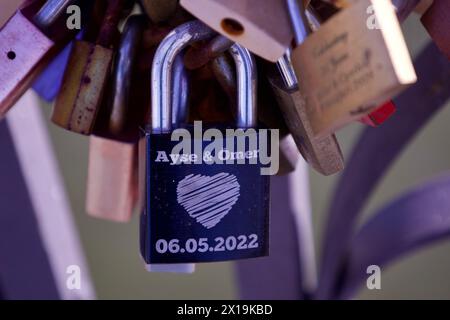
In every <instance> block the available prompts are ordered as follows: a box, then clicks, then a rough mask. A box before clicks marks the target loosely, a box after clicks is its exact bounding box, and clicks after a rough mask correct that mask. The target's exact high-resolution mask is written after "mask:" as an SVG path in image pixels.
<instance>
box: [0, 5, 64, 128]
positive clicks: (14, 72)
mask: <svg viewBox="0 0 450 320" xmlns="http://www.w3.org/2000/svg"><path fill="white" fill-rule="evenodd" d="M72 2H73V1H68V0H64V1H63V0H60V1H53V0H52V1H47V2H46V3H45V4H44V6H41V5H42V1H35V2H33V3H31V4H30V5H28V6H26V7H24V8H22V9H21V10H19V11H17V12H16V13H15V14H14V15H13V16H12V17H11V18H10V19H9V20H8V21H7V22H6V24H5V25H4V26H3V27H2V28H1V29H0V69H1V72H0V83H1V84H2V85H1V86H0V119H1V118H3V117H4V116H5V114H6V113H7V112H8V110H9V109H10V108H11V107H12V106H13V105H14V103H15V102H16V101H17V99H18V98H19V97H20V96H21V95H22V94H23V93H24V92H25V91H26V90H27V89H28V87H29V86H30V85H31V84H32V81H33V80H34V79H35V78H36V76H37V75H38V74H39V73H40V72H41V71H42V70H43V68H44V67H45V66H46V65H47V64H48V63H49V62H50V60H51V59H52V57H54V56H55V55H56V54H57V53H58V51H59V50H60V49H62V47H63V45H64V44H63V43H62V42H63V40H65V37H62V36H61V35H60V34H59V35H58V36H57V35H56V34H55V33H54V32H53V30H49V29H51V28H50V27H51V26H52V24H53V23H55V21H57V20H58V18H59V17H60V15H61V13H62V12H64V9H65V8H66V7H67V5H68V4H70V3H72ZM38 10H39V11H38ZM46 13H47V14H46ZM48 13H50V15H49V14H48ZM32 21H33V22H32Z"/></svg>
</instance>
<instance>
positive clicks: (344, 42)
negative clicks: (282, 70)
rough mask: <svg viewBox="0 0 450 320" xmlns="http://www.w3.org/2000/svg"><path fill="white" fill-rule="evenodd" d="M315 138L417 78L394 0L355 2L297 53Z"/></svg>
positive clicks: (294, 61)
mask: <svg viewBox="0 0 450 320" xmlns="http://www.w3.org/2000/svg"><path fill="white" fill-rule="evenodd" d="M292 64H293V66H294V69H295V71H296V74H297V77H298V78H299V86H300V89H301V91H302V92H303V93H304V94H305V97H306V103H307V111H308V115H309V117H310V119H311V125H312V129H313V132H314V134H315V135H322V136H323V135H326V134H330V133H333V132H335V131H336V130H337V129H339V128H341V127H342V126H344V125H346V124H348V123H349V122H352V121H355V120H358V119H360V118H361V117H363V116H364V115H366V114H368V113H369V112H371V111H372V110H374V109H375V108H376V107H377V106H379V105H380V104H382V103H383V102H385V101H387V100H390V99H391V98H393V97H394V96H396V95H397V94H398V93H400V92H401V91H403V90H404V89H406V88H407V87H408V86H409V85H411V84H413V83H414V82H415V81H416V80H417V78H416V74H415V71H414V67H413V64H412V62H411V57H410V55H409V52H408V49H407V46H406V44H405V40H404V38H403V34H402V31H401V28H400V25H399V22H398V20H397V17H396V14H395V10H394V8H393V7H392V3H391V1H389V0H360V1H355V3H353V4H352V5H351V6H350V7H348V8H347V9H343V10H341V11H340V12H339V13H337V14H336V15H334V16H333V17H332V18H330V19H329V20H327V21H326V22H325V23H324V24H323V25H322V26H321V27H320V28H319V29H318V30H317V31H316V32H315V33H313V34H312V35H311V36H309V37H308V38H307V39H306V41H305V42H304V43H303V44H302V45H300V46H298V47H297V48H296V49H295V50H294V51H293V52H292Z"/></svg>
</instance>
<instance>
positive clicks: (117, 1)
mask: <svg viewBox="0 0 450 320" xmlns="http://www.w3.org/2000/svg"><path fill="white" fill-rule="evenodd" d="M129 3H130V2H129V1H128V0H111V1H109V2H108V6H107V9H106V13H105V15H104V17H103V22H102V24H101V27H100V30H99V32H98V35H97V39H96V43H90V42H87V41H76V42H75V43H74V45H73V48H72V52H71V56H70V58H69V62H68V67H67V69H66V71H65V73H64V78H63V84H62V86H61V90H60V92H59V94H58V97H57V98H56V102H55V105H54V108H53V114H52V121H53V123H55V124H57V125H58V126H60V127H62V128H65V129H67V130H70V131H73V132H77V133H80V134H85V135H89V134H91V133H92V130H93V128H94V124H95V121H96V118H97V114H98V111H99V109H100V106H101V104H102V99H103V94H104V92H105V88H106V85H107V81H108V77H109V76H110V72H111V66H112V62H113V58H114V53H115V52H114V44H115V39H116V37H117V34H118V28H117V25H118V23H119V21H120V19H121V18H122V17H123V14H124V11H125V9H126V8H127V7H128V5H129Z"/></svg>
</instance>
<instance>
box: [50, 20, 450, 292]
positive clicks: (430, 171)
mask: <svg viewBox="0 0 450 320" xmlns="http://www.w3.org/2000/svg"><path fill="white" fill-rule="evenodd" d="M403 28H404V31H405V37H406V40H407V43H408V46H409V49H410V51H411V54H412V55H413V56H416V55H417V54H418V53H419V52H420V51H421V49H422V48H424V46H425V45H426V44H427V42H428V41H429V37H428V35H427V34H426V32H425V30H424V29H423V27H422V25H421V24H420V21H419V19H418V16H416V15H414V14H413V15H412V16H411V17H410V18H409V19H408V20H407V21H406V22H405V23H404V25H403ZM43 109H44V110H45V111H44V112H45V113H46V115H47V116H48V117H47V118H49V115H50V112H51V107H50V106H45V107H44V108H43ZM395 120H396V119H395V116H394V117H393V118H392V119H391V120H390V121H395ZM448 123H450V108H449V107H448V106H447V108H446V109H444V110H443V111H442V112H440V113H439V114H438V116H436V117H435V118H433V119H432V121H431V122H430V123H429V124H428V125H427V126H426V128H425V130H423V131H421V132H420V134H418V135H417V136H416V138H415V140H414V141H413V143H412V144H411V145H409V147H408V148H407V149H406V150H405V152H403V153H402V155H401V157H400V158H399V160H398V161H397V162H396V163H395V165H394V166H393V167H391V168H390V170H389V172H388V173H387V175H386V177H385V179H383V181H382V183H381V184H380V185H379V186H378V188H377V190H376V192H375V194H374V195H373V197H372V198H371V201H370V203H369V206H368V207H367V208H366V210H365V213H364V215H363V219H366V218H367V217H368V216H369V215H370V213H371V212H373V210H374V209H376V208H378V207H380V206H382V205H383V204H384V203H386V202H387V201H389V200H390V199H393V198H394V197H396V196H397V195H399V194H400V193H402V192H403V191H405V190H407V189H408V188H411V187H412V186H414V185H416V184H417V183H419V182H421V181H423V180H425V179H426V178H427V177H429V176H432V175H435V174H437V173H439V172H441V171H443V170H447V169H448V167H449V164H450V149H449V148H448V147H447V146H448V138H447V137H448V135H449V128H448ZM48 126H49V130H50V132H51V137H52V139H53V142H54V145H55V149H56V153H57V157H58V159H59V161H60V166H61V170H62V174H63V176H64V180H65V182H66V185H67V191H68V194H69V197H70V200H71V205H72V208H73V212H74V215H75V219H76V223H77V225H78V228H79V231H80V236H81V240H82V244H83V246H84V249H85V253H86V256H87V260H88V263H89V266H90V271H91V275H92V279H93V281H94V285H95V288H96V291H97V295H98V298H100V299H233V298H237V288H236V285H235V281H234V269H233V265H232V264H231V263H213V264H204V265H197V270H196V272H195V273H194V274H192V275H178V274H160V273H148V272H146V271H145V270H144V268H143V264H142V261H141V258H140V256H139V252H138V219H137V215H136V216H135V218H134V219H133V221H132V222H131V223H129V224H116V223H111V222H105V221H100V220H96V219H93V218H90V217H88V216H87V215H86V214H85V211H84V200H85V183H86V172H87V158H88V155H87V151H88V138H86V137H82V136H80V135H74V134H70V133H68V132H67V131H64V130H62V129H60V128H58V127H56V126H55V125H52V124H51V123H50V122H49V123H48ZM362 128H363V126H362V125H360V124H357V123H355V124H353V125H351V126H349V127H347V128H345V129H343V130H341V131H340V132H339V133H338V138H339V141H340V142H341V146H342V149H343V152H344V155H346V156H348V155H349V152H350V151H351V149H352V147H353V144H354V142H355V141H356V138H357V136H358V134H359V133H360V131H361V129H362ZM380 152H382V150H380ZM337 178H338V175H335V176H333V177H323V176H320V175H319V174H316V173H315V172H312V171H311V173H310V180H311V195H312V206H313V223H314V232H315V240H316V246H317V249H316V251H317V255H318V257H320V248H321V244H322V241H321V240H322V230H323V226H324V222H325V210H326V209H327V206H328V201H329V198H330V195H331V192H332V191H333V187H334V185H335V183H336V180H337ZM449 252H450V242H447V243H441V244H439V245H435V246H432V247H428V248H426V249H423V250H421V251H419V252H418V253H416V254H414V255H411V256H407V257H405V258H403V259H401V261H398V262H396V263H395V264H393V265H391V266H390V267H389V268H386V269H383V270H382V282H381V285H382V290H373V291H369V290H367V289H363V290H362V291H361V292H360V294H359V295H358V298H366V299H381V298H383V299H400V298H409V299H415V298H450V276H449V274H448V270H450V254H449ZM318 260H320V259H318ZM261 281H264V279H261Z"/></svg>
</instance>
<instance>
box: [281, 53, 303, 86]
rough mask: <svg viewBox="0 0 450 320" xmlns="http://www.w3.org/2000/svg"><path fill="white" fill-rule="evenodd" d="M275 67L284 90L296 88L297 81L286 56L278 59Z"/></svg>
mask: <svg viewBox="0 0 450 320" xmlns="http://www.w3.org/2000/svg"><path fill="white" fill-rule="evenodd" d="M277 67H278V71H279V72H280V74H281V78H282V79H283V82H284V85H285V86H286V88H288V89H293V88H295V87H297V86H298V79H297V76H296V74H295V70H294V68H293V67H292V63H291V61H290V59H289V56H288V54H284V55H283V56H282V57H281V58H280V59H278V61H277Z"/></svg>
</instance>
